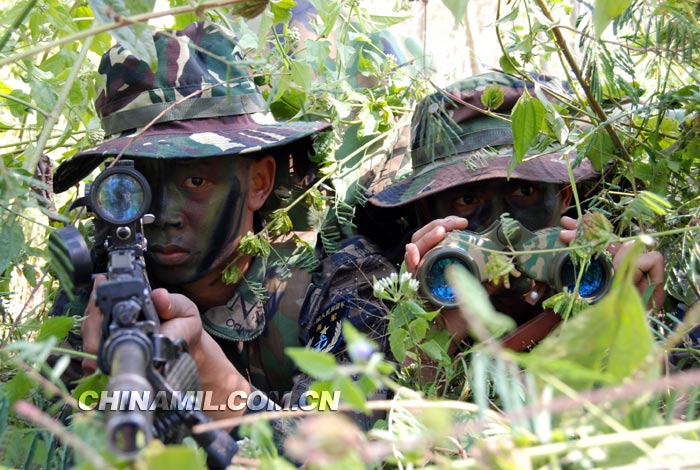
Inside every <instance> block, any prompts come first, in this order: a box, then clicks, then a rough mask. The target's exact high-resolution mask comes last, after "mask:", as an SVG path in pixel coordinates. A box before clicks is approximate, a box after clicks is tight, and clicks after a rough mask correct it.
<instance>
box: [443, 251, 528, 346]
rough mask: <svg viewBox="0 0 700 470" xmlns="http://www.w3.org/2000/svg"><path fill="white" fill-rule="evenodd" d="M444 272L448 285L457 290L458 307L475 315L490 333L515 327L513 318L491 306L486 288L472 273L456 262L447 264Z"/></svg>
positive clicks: (502, 331) (498, 332)
mask: <svg viewBox="0 0 700 470" xmlns="http://www.w3.org/2000/svg"><path fill="white" fill-rule="evenodd" d="M446 274H447V280H448V281H449V283H450V285H451V286H453V287H454V289H455V291H456V292H457V298H458V299H459V306H460V308H461V309H462V310H467V311H469V312H470V313H471V314H472V315H473V316H474V317H476V318H477V319H478V320H479V321H480V322H481V323H482V324H483V326H484V327H485V328H486V329H487V330H488V332H489V333H490V334H492V335H494V336H501V335H503V334H505V333H507V332H509V331H511V330H513V329H514V328H515V327H516V324H515V320H513V319H512V318H510V317H509V316H507V315H503V314H502V313H498V312H497V311H496V310H495V309H494V308H493V305H492V304H491V301H490V300H489V295H488V293H487V292H486V289H484V286H482V285H481V283H480V282H479V281H478V280H477V279H476V278H475V277H474V275H473V274H471V273H470V272H469V271H467V270H466V269H465V268H463V267H462V266H460V265H457V264H455V265H452V266H449V267H448V268H447V272H446ZM477 339H481V340H484V339H487V338H477Z"/></svg>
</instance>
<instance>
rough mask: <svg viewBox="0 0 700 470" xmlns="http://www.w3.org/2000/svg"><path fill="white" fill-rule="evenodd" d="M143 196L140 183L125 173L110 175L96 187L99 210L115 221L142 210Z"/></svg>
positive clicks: (129, 219)
mask: <svg viewBox="0 0 700 470" xmlns="http://www.w3.org/2000/svg"><path fill="white" fill-rule="evenodd" d="M144 198H145V194H144V189H143V187H142V186H141V184H140V183H139V182H138V180H136V179H135V178H134V177H133V176H131V175H129V174H127V173H115V174H113V175H110V176H108V177H107V178H105V179H104V180H102V182H101V183H100V185H99V187H98V188H97V204H98V205H99V210H100V211H101V212H102V214H103V216H105V217H108V218H110V219H112V221H114V222H117V223H119V222H122V223H125V222H129V221H131V220H133V219H134V218H136V217H137V216H138V215H139V212H140V211H141V210H142V207H143V203H144Z"/></svg>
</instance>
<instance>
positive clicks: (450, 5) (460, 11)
mask: <svg viewBox="0 0 700 470" xmlns="http://www.w3.org/2000/svg"><path fill="white" fill-rule="evenodd" d="M442 4H443V5H445V6H446V7H447V9H448V10H450V13H452V16H453V17H454V19H455V26H457V25H458V24H460V23H461V22H462V20H463V19H464V16H465V15H466V14H467V5H469V0H442Z"/></svg>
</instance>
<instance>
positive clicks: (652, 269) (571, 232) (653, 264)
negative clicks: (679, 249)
mask: <svg viewBox="0 0 700 470" xmlns="http://www.w3.org/2000/svg"><path fill="white" fill-rule="evenodd" d="M561 225H562V227H564V230H562V231H561V234H560V236H559V238H560V239H561V240H562V241H563V242H564V243H567V244H568V243H571V242H572V241H573V240H574V238H576V228H577V221H576V220H575V219H572V218H571V217H562V218H561ZM633 244H634V242H626V243H623V244H617V243H613V244H611V245H610V246H608V248H607V250H606V251H607V252H608V253H610V255H611V256H612V257H613V266H614V267H615V269H618V268H619V267H620V263H622V260H623V259H624V257H625V255H626V254H627V252H628V251H629V250H630V249H631V248H632V245H633ZM664 272H665V269H664V257H663V255H662V254H661V253H659V252H658V251H648V252H646V253H643V254H642V255H640V256H639V258H638V259H637V269H636V270H635V272H634V283H635V285H636V286H637V289H638V290H639V293H640V294H642V295H643V294H644V292H646V290H647V288H648V287H649V286H650V285H654V286H656V287H655V288H654V292H653V294H652V296H651V298H650V299H649V304H648V305H647V307H649V308H658V307H661V305H663V303H664V300H665V299H666V293H665V292H664Z"/></svg>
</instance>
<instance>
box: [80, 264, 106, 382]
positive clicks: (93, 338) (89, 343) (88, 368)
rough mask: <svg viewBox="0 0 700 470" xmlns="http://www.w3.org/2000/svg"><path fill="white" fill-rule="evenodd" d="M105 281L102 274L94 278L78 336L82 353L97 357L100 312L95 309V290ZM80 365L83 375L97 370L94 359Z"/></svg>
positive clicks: (100, 323) (84, 361) (100, 320)
mask: <svg viewBox="0 0 700 470" xmlns="http://www.w3.org/2000/svg"><path fill="white" fill-rule="evenodd" d="M106 280H107V277H106V276H105V275H104V274H98V275H97V276H95V279H94V284H93V287H92V292H91V293H90V301H89V302H88V306H87V308H86V309H85V313H84V314H83V316H84V320H83V324H82V325H81V326H80V336H81V337H82V339H83V352H86V353H89V354H95V355H97V350H98V348H99V347H100V336H101V335H102V333H101V331H100V328H102V312H101V311H100V309H99V308H98V307H97V302H96V299H97V298H96V295H95V289H96V288H97V285H98V284H100V283H102V282H104V281H106ZM80 365H81V367H82V369H83V374H85V375H90V374H93V373H94V372H95V371H96V370H97V362H96V361H95V360H94V359H83V361H82V362H81V364H80Z"/></svg>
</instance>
